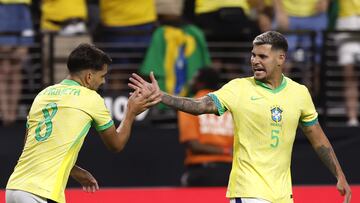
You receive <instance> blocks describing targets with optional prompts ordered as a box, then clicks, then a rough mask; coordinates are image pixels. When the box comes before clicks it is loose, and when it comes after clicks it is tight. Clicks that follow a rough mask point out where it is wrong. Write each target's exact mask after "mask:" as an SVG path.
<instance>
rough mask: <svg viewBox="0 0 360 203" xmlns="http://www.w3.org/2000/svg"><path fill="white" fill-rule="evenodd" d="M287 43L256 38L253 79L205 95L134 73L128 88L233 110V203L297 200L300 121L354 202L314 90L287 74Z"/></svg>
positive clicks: (196, 106)
mask: <svg viewBox="0 0 360 203" xmlns="http://www.w3.org/2000/svg"><path fill="white" fill-rule="evenodd" d="M287 48H288V44H287V40H286V39H285V37H284V36H283V35H282V34H280V33H278V32H274V31H269V32H265V33H263V34H261V35H259V36H257V37H256V38H255V39H254V41H253V49H252V52H251V67H252V70H253V72H254V76H253V77H248V78H241V79H234V80H232V81H230V82H229V83H227V84H225V85H224V86H223V87H222V88H220V89H219V90H217V91H215V92H212V93H210V94H208V95H206V96H204V97H201V98H196V99H193V98H185V97H176V96H172V95H169V94H166V93H164V92H162V91H161V90H160V89H159V87H158V85H157V81H156V80H155V78H154V76H153V74H150V78H151V83H148V82H146V81H145V80H143V79H142V78H141V77H140V76H138V75H136V74H133V76H132V78H130V81H131V83H129V86H130V87H132V88H135V89H139V88H140V91H156V92H160V93H161V94H162V97H161V102H162V103H164V104H166V105H168V106H171V107H173V108H176V109H178V110H181V111H185V112H188V113H191V114H195V115H198V114H204V113H212V114H218V115H221V114H223V113H224V112H225V111H229V112H230V113H231V114H232V118H233V122H234V147H233V150H234V151H233V164H232V170H231V174H230V180H229V185H228V190H227V194H226V196H227V197H228V198H230V202H231V203H239V202H242V203H269V202H271V203H292V202H293V198H292V186H291V174H290V162H291V152H292V147H293V143H294V139H295V134H296V129H297V127H298V124H300V126H301V128H302V130H303V132H304V134H305V135H306V137H307V138H308V140H309V141H310V143H311V145H312V147H313V148H314V150H315V151H316V153H317V154H318V156H319V157H320V159H321V160H322V161H323V162H324V163H325V165H326V166H327V168H328V169H329V170H330V171H331V172H332V174H333V175H334V176H335V177H336V178H337V189H338V190H339V192H340V194H341V195H345V201H344V202H345V203H348V202H350V199H351V190H350V187H349V184H348V182H347V180H346V178H345V175H344V173H343V171H342V169H341V166H340V164H339V162H338V160H337V158H336V155H335V153H334V150H333V148H332V146H331V144H330V142H329V140H328V139H327V137H326V136H325V134H324V132H323V130H322V129H321V127H320V124H319V123H318V120H317V117H318V114H317V112H316V110H315V107H314V104H313V102H312V99H311V96H310V94H309V91H308V90H307V88H306V87H305V86H304V85H300V84H298V83H296V82H294V81H292V80H291V79H290V78H287V77H285V76H284V75H283V74H282V70H283V66H284V63H285V58H286V52H287Z"/></svg>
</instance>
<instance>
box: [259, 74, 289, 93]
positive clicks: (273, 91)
mask: <svg viewBox="0 0 360 203" xmlns="http://www.w3.org/2000/svg"><path fill="white" fill-rule="evenodd" d="M281 80H282V81H281V84H280V86H279V87H277V88H275V89H271V88H270V87H269V86H267V85H266V84H265V83H263V82H260V81H258V80H255V83H256V84H257V85H260V86H261V87H263V88H265V89H266V90H267V91H269V92H271V93H273V94H276V93H278V92H280V91H281V90H283V89H284V88H285V87H286V84H287V82H286V78H285V77H284V75H282V78H281Z"/></svg>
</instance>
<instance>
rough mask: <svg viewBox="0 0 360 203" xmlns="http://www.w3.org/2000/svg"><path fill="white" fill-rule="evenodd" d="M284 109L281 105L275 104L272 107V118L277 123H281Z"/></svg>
mask: <svg viewBox="0 0 360 203" xmlns="http://www.w3.org/2000/svg"><path fill="white" fill-rule="evenodd" d="M282 112H283V110H281V108H280V107H279V106H275V107H272V108H271V119H272V120H273V121H275V122H276V123H279V122H280V121H281V120H282V114H281V113H282Z"/></svg>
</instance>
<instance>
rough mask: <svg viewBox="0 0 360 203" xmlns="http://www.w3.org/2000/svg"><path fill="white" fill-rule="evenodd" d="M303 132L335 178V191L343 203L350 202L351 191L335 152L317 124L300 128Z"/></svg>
mask: <svg viewBox="0 0 360 203" xmlns="http://www.w3.org/2000/svg"><path fill="white" fill-rule="evenodd" d="M302 130H303V132H304V133H305V135H306V137H307V138H308V140H309V141H310V143H311V145H312V147H313V149H314V150H315V152H316V153H317V155H318V156H319V158H320V159H321V161H322V162H323V163H324V164H325V165H326V167H327V168H328V169H329V170H330V171H331V173H332V174H333V175H334V176H335V177H336V178H337V181H338V182H337V185H336V187H337V189H338V191H339V192H340V194H341V195H345V200H344V202H345V203H349V202H350V200H351V189H350V186H349V184H348V182H347V180H346V177H345V175H344V173H343V171H342V169H341V166H340V163H339V161H338V159H337V158H336V155H335V152H334V150H333V148H332V146H331V144H330V142H329V140H328V139H327V137H326V135H325V133H324V131H323V130H322V128H321V126H320V124H319V123H317V124H316V125H313V126H306V127H302Z"/></svg>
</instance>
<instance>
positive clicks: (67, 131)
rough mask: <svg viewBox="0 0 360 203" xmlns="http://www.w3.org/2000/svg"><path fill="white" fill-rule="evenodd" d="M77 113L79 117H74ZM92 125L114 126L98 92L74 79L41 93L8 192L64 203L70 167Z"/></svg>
mask: <svg viewBox="0 0 360 203" xmlns="http://www.w3.org/2000/svg"><path fill="white" fill-rule="evenodd" d="M74 114H75V115H76V117H74V116H71V115H74ZM72 118H73V119H75V120H73V119H72ZM93 121H94V122H93ZM92 124H93V125H94V126H95V128H96V129H97V130H99V131H101V130H104V129H107V128H108V127H109V126H111V125H113V121H112V119H111V117H110V113H109V111H108V110H107V109H106V107H105V104H104V100H103V99H102V98H101V96H100V95H99V94H97V93H96V91H93V90H90V89H88V88H86V87H83V86H80V84H78V83H77V82H75V81H73V80H63V81H62V82H61V83H60V84H56V85H53V86H50V87H48V88H46V89H44V90H43V91H41V92H40V93H39V94H38V95H37V97H36V98H35V100H34V102H33V105H32V107H31V109H30V112H29V116H28V121H27V130H28V136H27V142H26V145H25V147H24V150H23V153H22V155H21V157H20V159H19V161H18V164H17V166H16V168H15V171H14V173H13V174H12V175H11V177H10V179H9V183H8V185H7V189H20V190H25V191H28V192H31V193H35V194H39V195H40V196H43V197H48V198H50V197H53V198H50V199H56V200H58V201H59V202H63V201H64V200H63V199H64V197H63V194H62V193H61V192H60V191H63V190H64V189H65V186H66V183H67V180H68V176H69V175H68V174H69V173H70V170H71V167H69V166H72V165H74V164H75V162H76V159H77V155H78V152H79V150H80V148H81V146H82V144H83V142H84V139H85V135H86V134H87V133H88V131H89V129H90V127H91V125H92ZM40 145H41V147H40ZM28 160H32V161H28ZM49 166H51V167H49ZM50 177H51V178H50Z"/></svg>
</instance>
